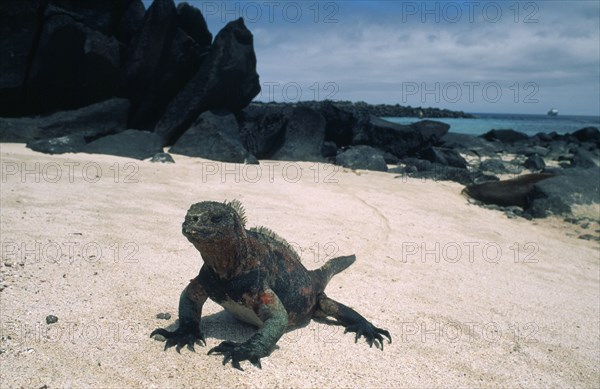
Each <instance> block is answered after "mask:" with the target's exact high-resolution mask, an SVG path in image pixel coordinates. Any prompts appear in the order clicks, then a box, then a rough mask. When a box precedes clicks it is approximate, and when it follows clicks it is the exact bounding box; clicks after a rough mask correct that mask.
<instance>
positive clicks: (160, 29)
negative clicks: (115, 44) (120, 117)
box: [122, 0, 210, 130]
mask: <svg viewBox="0 0 600 389" xmlns="http://www.w3.org/2000/svg"><path fill="white" fill-rule="evenodd" d="M200 16H201V15H200ZM186 20H187V19H186ZM186 28H187V27H186ZM206 33H207V34H209V35H208V36H207V37H205V38H207V39H210V33H208V30H207V31H206ZM203 39H204V38H203ZM205 50H206V49H204V48H203V47H201V46H200V45H199V44H198V43H197V42H195V40H194V39H193V38H192V37H190V35H188V34H187V33H185V32H184V30H182V29H180V28H179V16H178V12H177V9H176V8H175V4H174V2H173V0H155V1H154V2H153V3H152V5H151V6H150V8H148V11H147V12H146V16H145V19H144V23H143V26H142V28H141V29H140V30H139V32H138V33H137V34H136V35H135V36H134V37H133V39H132V42H131V44H130V46H129V48H128V50H127V54H126V57H125V61H124V64H123V66H122V77H123V80H124V91H125V95H126V96H127V97H128V98H129V99H130V100H131V104H132V106H131V115H130V119H129V126H131V127H133V128H140V129H145V130H152V129H153V128H154V126H155V125H156V123H157V122H158V120H159V119H160V117H161V115H162V114H163V112H164V110H165V108H166V107H167V105H168V104H169V102H170V101H171V100H172V99H173V98H174V97H175V96H176V95H177V93H178V92H179V91H180V90H181V89H182V88H183V87H184V86H185V85H186V84H187V83H188V82H189V80H190V79H191V78H192V77H193V76H194V74H195V73H196V72H197V71H198V69H199V67H200V64H201V62H202V56H203V55H204V53H205ZM196 116H197V115H196Z"/></svg>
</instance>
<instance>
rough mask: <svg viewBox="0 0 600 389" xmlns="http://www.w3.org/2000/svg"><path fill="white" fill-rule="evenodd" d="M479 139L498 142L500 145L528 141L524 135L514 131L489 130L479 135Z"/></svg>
mask: <svg viewBox="0 0 600 389" xmlns="http://www.w3.org/2000/svg"><path fill="white" fill-rule="evenodd" d="M481 137H482V138H483V139H485V140H488V141H490V142H492V141H498V142H502V143H514V142H518V141H522V140H527V139H529V137H528V136H527V135H526V134H524V133H522V132H518V131H515V130H491V131H489V132H486V133H485V134H483V135H481Z"/></svg>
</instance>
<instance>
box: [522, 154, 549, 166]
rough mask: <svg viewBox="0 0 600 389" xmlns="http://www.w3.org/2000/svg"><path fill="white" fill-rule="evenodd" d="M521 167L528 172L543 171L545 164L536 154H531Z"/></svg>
mask: <svg viewBox="0 0 600 389" xmlns="http://www.w3.org/2000/svg"><path fill="white" fill-rule="evenodd" d="M523 166H525V167H526V168H527V169H529V170H543V169H544V168H545V167H546V163H545V162H544V158H542V157H541V156H539V155H538V154H533V155H530V156H529V157H527V159H526V160H525V163H523Z"/></svg>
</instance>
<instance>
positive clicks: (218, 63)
mask: <svg viewBox="0 0 600 389" xmlns="http://www.w3.org/2000/svg"><path fill="white" fill-rule="evenodd" d="M259 92H260V83H259V78H258V74H257V73H256V55H255V54H254V46H253V37H252V33H251V32H250V31H249V30H248V29H247V28H246V26H245V25H244V21H243V20H242V19H241V18H240V19H238V20H235V21H233V22H229V23H228V24H227V25H226V26H225V27H224V28H223V29H222V30H221V31H220V32H219V34H218V35H217V36H216V38H215V41H214V42H213V45H212V47H211V48H210V51H209V52H208V54H207V55H206V58H204V59H203V62H202V66H201V67H200V69H199V70H198V71H197V73H196V75H195V76H194V77H193V78H192V80H191V81H190V82H189V83H188V84H187V85H186V87H185V88H183V90H181V91H180V92H179V93H178V94H177V96H176V97H175V99H174V100H173V101H172V102H171V103H170V104H169V106H168V107H167V110H166V112H165V114H164V116H163V117H162V118H161V120H160V121H159V122H158V124H157V125H156V129H155V132H156V133H157V134H159V135H160V136H161V137H162V138H163V139H164V143H165V145H168V144H172V143H174V142H175V140H177V138H179V137H180V136H181V134H183V132H185V130H187V128H188V127H189V126H190V124H191V123H192V122H193V121H194V120H195V119H196V118H197V117H198V115H199V114H200V113H202V112H204V111H207V110H210V109H226V110H229V111H234V112H235V111H239V110H241V109H242V108H244V107H245V106H247V105H248V104H249V103H250V101H252V99H253V98H254V97H255V96H256V95H257V94H258V93H259Z"/></svg>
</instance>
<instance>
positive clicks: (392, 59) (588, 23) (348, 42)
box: [144, 0, 600, 116]
mask: <svg viewBox="0 0 600 389" xmlns="http://www.w3.org/2000/svg"><path fill="white" fill-rule="evenodd" d="M175 2H176V3H180V2H181V1H175ZM187 2H188V3H190V4H191V5H193V6H195V7H196V8H198V9H200V10H201V11H202V13H203V15H204V17H205V19H206V21H207V23H208V26H209V29H210V31H211V32H212V33H213V36H215V35H216V34H217V33H218V31H219V30H220V29H221V28H222V27H223V26H224V25H225V24H226V23H228V22H229V21H232V20H235V19H237V18H238V17H243V18H244V21H245V23H246V26H247V27H248V29H249V30H250V31H251V32H252V33H253V35H254V48H255V51H256V56H257V60H258V63H257V71H258V74H259V75H260V82H261V87H262V91H261V94H260V95H259V96H257V97H256V99H255V100H259V101H288V102H297V101H301V100H324V99H332V100H350V101H365V102H368V103H372V104H377V103H386V104H400V105H410V106H413V107H418V106H421V107H437V108H447V109H451V110H462V111H465V112H473V113H483V112H490V113H524V114H545V113H546V112H547V111H548V110H550V109H551V108H556V109H558V110H559V112H560V114H561V115H562V114H565V115H569V114H570V115H595V116H599V115H600V1H597V0H585V1H576V0H563V1H548V0H538V1H511V0H497V1H482V0H480V1H467V0H465V1H463V0H458V1H404V0H402V1H400V0H398V1H395V0H389V1H373V0H370V1H351V0H346V1H344V0H343V1H327V0H325V1H314V0H308V1H283V0H272V1H190V0H188V1H187ZM144 3H145V4H146V6H147V7H148V6H149V4H150V3H151V1H149V0H145V1H144Z"/></svg>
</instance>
